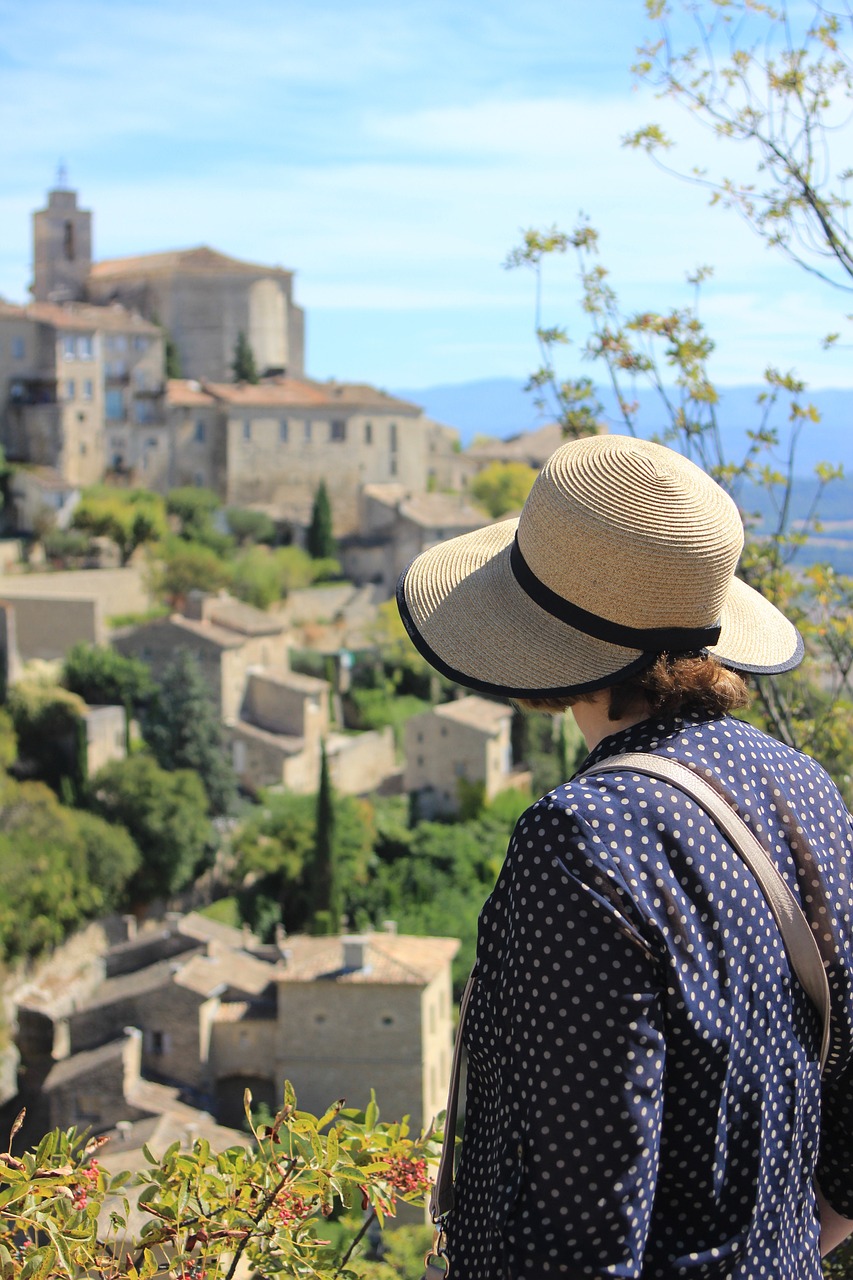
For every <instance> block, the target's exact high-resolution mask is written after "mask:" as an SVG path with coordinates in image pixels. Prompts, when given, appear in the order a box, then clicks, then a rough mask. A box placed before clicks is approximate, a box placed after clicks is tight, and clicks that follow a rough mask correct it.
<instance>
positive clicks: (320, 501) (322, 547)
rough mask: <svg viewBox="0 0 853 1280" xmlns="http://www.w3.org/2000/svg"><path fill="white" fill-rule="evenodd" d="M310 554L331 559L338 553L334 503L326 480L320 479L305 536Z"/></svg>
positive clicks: (316, 557) (320, 558)
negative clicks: (333, 514) (330, 499)
mask: <svg viewBox="0 0 853 1280" xmlns="http://www.w3.org/2000/svg"><path fill="white" fill-rule="evenodd" d="M305 545H306V547H307V548H308V554H309V555H310V556H312V557H313V559H315V560H330V559H334V558H335V556H336V555H337V545H336V543H335V538H334V535H333V533H332V505H331V503H330V502H329V491H328V489H327V488H326V485H325V482H324V481H323V480H321V481H320V483H319V485H318V486H317V488H316V490H315V493H314V502H313V504H312V506H311V522H310V524H309V525H308V533H307V535H306V538H305Z"/></svg>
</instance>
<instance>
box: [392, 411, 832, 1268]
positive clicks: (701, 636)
mask: <svg viewBox="0 0 853 1280" xmlns="http://www.w3.org/2000/svg"><path fill="white" fill-rule="evenodd" d="M742 542H743V531H742V526H741V521H740V518H739V515H738V512H737V509H736V507H735V506H734V504H733V503H732V501H731V499H730V498H729V497H728V496H727V495H726V494H725V493H724V492H723V490H722V489H720V488H719V487H718V486H717V485H716V484H715V483H714V482H713V481H711V480H710V479H709V478H708V477H707V476H706V475H705V474H704V473H703V472H702V471H701V470H700V469H699V468H698V467H696V466H694V465H693V464H692V463H691V462H689V461H687V460H686V459H684V458H682V457H681V456H680V455H678V454H676V453H673V452H672V451H671V450H668V449H665V448H663V447H661V446H659V445H655V444H650V443H646V442H643V441H639V440H634V439H628V438H622V437H617V436H598V437H594V438H591V439H585V440H582V441H576V442H573V443H571V444H567V445H565V446H563V447H562V448H561V449H558V450H557V452H556V453H555V454H554V455H553V456H552V458H551V459H549V461H548V463H547V464H546V465H545V467H544V469H543V471H542V473H541V475H540V476H539V477H538V478H537V481H536V483H535V485H534V487H533V489H532V491H531V493H530V496H529V498H528V500H527V502H526V503H525V506H524V510H523V511H522V514H521V517H520V519H519V520H518V521H517V522H516V521H505V522H502V523H500V524H496V525H492V526H490V527H488V528H486V529H483V530H481V531H479V532H476V533H473V534H467V535H464V536H463V537H460V538H456V539H454V540H452V541H451V542H448V543H445V544H443V545H441V546H438V547H434V548H432V549H431V550H429V551H427V552H425V553H423V554H422V555H421V556H419V557H418V558H417V559H416V560H415V561H414V563H413V564H412V565H411V566H410V568H409V569H408V570H407V571H406V573H405V574H404V575H403V578H402V579H401V582H400V586H399V589H398V601H399V604H400V609H401V613H402V616H403V619H404V622H405V623H406V626H407V629H408V631H409V633H410V635H411V637H412V639H413V640H414V642H415V644H416V645H417V647H418V648H419V650H420V651H421V653H423V654H424V655H425V656H426V657H427V658H428V659H429V660H430V661H431V662H432V663H433V665H434V666H435V667H436V668H437V669H438V670H439V671H441V672H442V673H444V674H445V675H448V676H450V677H451V678H452V679H454V680H456V681H458V682H459V683H460V684H464V685H467V686H469V687H470V688H473V689H476V690H479V691H481V692H485V693H491V694H500V695H503V696H506V697H510V698H513V699H516V700H518V701H520V702H522V704H523V705H526V706H528V707H533V708H538V709H544V710H549V711H562V710H563V709H564V708H565V707H571V709H572V712H573V714H574V716H575V719H576V720H577V723H578V725H579V727H580V729H581V732H582V733H583V735H584V737H585V739H586V742H587V746H588V748H589V750H590V756H589V758H588V759H587V761H586V763H585V765H584V768H583V771H582V774H581V775H578V776H576V778H575V779H574V780H573V781H571V782H569V783H567V784H566V785H565V786H561V787H558V788H557V789H556V790H555V791H553V792H551V793H550V794H549V795H547V796H545V797H543V798H542V799H541V800H540V801H539V802H538V803H537V804H535V805H533V806H532V808H530V809H529V810H528V811H527V812H526V813H525V814H524V815H523V816H522V817H521V818H520V820H519V822H518V825H517V827H516V830H515V833H514V835H513V838H512V841H511V843H510V846H509V851H508V853H507V858H506V862H505V864H504V867H503V870H502V872H501V875H500V877H499V879H498V882H497V885H496V887H495V890H494V892H493V893H492V894H491V896H490V898H489V899H488V901H487V903H486V905H485V907H484V908H483V911H482V914H481V917H480V929H479V939H478V949H477V964H478V977H477V982H476V984H475V987H474V994H473V996H472V1001H471V1006H470V1009H469V1013H468V1017H467V1019H466V1024H465V1030H464V1038H465V1045H466V1049H467V1052H468V1083H467V1108H466V1125H465V1135H464V1139H463V1147H462V1156H461V1161H460V1168H459V1175H458V1179H457V1184H456V1206H455V1209H454V1211H453V1213H452V1215H451V1218H450V1222H449V1228H448V1256H449V1259H450V1266H451V1274H452V1276H453V1280H495V1278H496V1277H502V1278H504V1280H517V1278H518V1277H522V1276H524V1277H539V1276H550V1275H555V1276H556V1275H559V1276H567V1277H577V1278H578V1280H580V1277H583V1278H584V1280H589V1278H590V1277H605V1276H608V1277H610V1276H614V1277H615V1276H620V1277H635V1278H640V1277H642V1280H651V1278H652V1277H655V1280H672V1278H673V1277H682V1276H683V1277H689V1278H690V1280H697V1278H698V1277H702V1278H703V1280H705V1278H710V1277H715V1278H720V1280H722V1278H723V1277H730V1278H732V1280H735V1278H736V1280H762V1278H765V1277H766V1278H767V1280H817V1278H818V1277H819V1276H820V1274H821V1270H820V1246H821V1238H820V1237H821V1225H822V1226H823V1231H824V1239H823V1245H824V1249H826V1248H828V1247H831V1245H833V1244H834V1243H837V1241H838V1240H839V1239H841V1238H843V1237H844V1235H846V1234H847V1232H848V1230H850V1229H851V1228H853V1221H848V1219H853V1141H851V1138H853V1091H851V1079H853V1056H851V1055H852V1054H853V1050H852V1049H851V1045H853V983H851V978H853V924H852V923H851V918H850V911H849V904H850V900H851V897H850V868H851V854H853V841H851V831H850V822H849V817H848V814H847V812H846V810H845V807H844V804H843V802H842V800H841V797H840V796H839V794H838V792H837V790H836V789H835V787H834V786H833V784H832V782H831V781H830V780H829V778H828V777H827V775H826V774H825V773H824V771H823V770H822V769H821V768H820V766H819V765H817V764H816V763H815V762H814V761H812V760H810V759H809V758H808V757H806V756H803V755H801V754H799V753H797V752H795V751H793V750H791V749H790V748H788V747H785V746H782V745H781V744H779V743H778V742H776V741H775V740H773V739H772V738H769V737H768V736H767V735H766V734H763V733H761V732H760V731H759V730H757V729H755V728H753V727H752V726H751V725H749V724H748V723H746V722H744V721H741V720H739V719H736V718H732V717H731V716H730V714H729V713H730V712H731V711H733V710H735V709H737V708H738V707H742V706H743V705H745V703H746V701H747V694H746V687H745V684H744V680H743V678H742V675H741V674H740V673H749V672H755V673H772V672H781V671H787V670H789V669H790V668H792V667H794V666H796V665H797V663H798V662H799V661H800V660H801V658H802V653H803V646H802V641H801V639H800V637H799V635H798V633H797V631H796V629H795V628H794V627H793V626H792V625H791V624H790V623H789V622H788V621H787V620H786V619H785V618H784V617H782V615H781V614H780V613H779V612H778V611H777V610H776V609H775V608H774V607H773V606H772V605H771V604H769V603H768V602H767V601H766V600H764V599H763V597H761V596H760V595H758V594H757V593H756V592H755V591H753V590H751V589H750V588H749V587H747V586H746V585H745V584H744V583H742V582H740V581H739V580H738V579H737V578H735V577H734V571H735V567H736V564H737V560H738V557H739V555H740V551H741V547H742ZM626 751H630V752H636V751H642V752H652V753H657V754H659V755H662V756H663V755H665V756H670V757H673V758H675V759H676V760H679V761H683V762H684V763H686V764H687V765H689V766H692V767H693V768H694V769H696V770H697V771H699V772H701V773H703V774H704V775H705V776H706V777H707V778H708V779H709V780H710V781H711V782H712V783H714V785H715V786H716V787H717V788H718V789H719V790H722V791H724V792H725V793H727V795H728V796H729V797H730V799H731V800H732V801H733V802H734V803H735V804H736V806H737V808H738V810H739V812H740V813H741V814H742V816H744V817H745V819H746V821H747V823H748V824H749V825H750V826H751V827H752V829H753V831H754V832H755V833H756V835H757V836H758V837H759V839H760V841H761V843H762V844H763V845H764V846H765V847H766V848H767V849H768V850H769V851H770V853H771V856H772V858H773V860H774V862H775V863H776V865H777V866H778V868H779V870H780V871H781V872H782V874H783V875H784V877H785V879H786V880H787V882H788V883H789V885H790V886H791V888H792V889H794V891H795V892H796V893H797V895H798V896H799V898H800V900H801V901H802V905H803V908H804V910H805V911H806V914H807V915H808V917H809V919H810V921H811V923H812V926H813V929H814V931H815V936H816V938H817V941H818V944H819V947H820V949H821V955H822V957H823V959H824V963H825V964H826V966H827V970H828V976H829V979H830V987H831V995H832V1046H831V1054H830V1059H829V1063H828V1065H827V1069H826V1073H825V1076H824V1081H823V1103H822V1108H821V1081H820V1073H819V1065H818V1056H819V1054H818V1045H819V1040H820V1026H819V1019H818V1017H817V1015H816V1013H815V1010H814V1008H813V1007H812V1005H811V1003H810V1001H809V999H808V997H807V996H806V994H805V992H804V991H803V990H802V988H801V986H800V984H799V982H798V981H797V979H796V978H795V977H794V976H793V974H792V971H791V967H790V965H789V963H788V958H787V955H786V952H785V947H784V944H783V942H782V938H781V935H780V933H779V930H778V928H777V926H776V925H775V923H774V921H773V917H772V916H771V914H770V910H769V908H768V906H767V903H766V901H765V899H764V898H763V896H762V894H761V892H760V890H759V888H758V886H757V884H756V882H755V880H754V879H753V877H752V875H751V873H750V872H749V871H748V870H747V868H746V866H745V865H744V863H743V862H742V861H741V859H740V858H739V857H738V855H737V854H736V853H735V852H734V851H733V849H732V848H731V846H730V845H729V844H728V843H727V841H726V839H725V838H724V836H723V835H722V834H721V833H720V832H719V831H718V830H716V828H715V827H714V825H713V823H712V822H711V821H710V819H709V818H708V817H707V815H706V814H705V812H704V811H703V810H702V809H701V808H700V807H699V806H698V805H697V803H696V802H695V801H693V800H691V799H689V798H687V797H685V796H679V795H677V794H675V793H674V792H673V791H672V789H671V788H666V787H662V786H661V785H660V784H658V783H655V782H653V781H652V780H650V779H649V778H645V779H643V778H641V777H639V776H635V777H633V778H628V777H625V776H624V775H618V776H617V775H614V774H612V773H607V772H601V773H600V774H597V773H596V766H597V765H601V766H603V765H604V763H605V762H606V761H607V759H608V757H612V756H614V755H616V754H619V753H622V752H626ZM821 1110H822V1114H821ZM816 1185H819V1186H820V1188H821V1192H820V1193H819V1192H817V1191H816V1189H815V1188H816ZM821 1193H822V1194H821ZM824 1197H825V1199H824ZM819 1204H820V1206H821V1207H820V1209H819V1208H818V1205H819Z"/></svg>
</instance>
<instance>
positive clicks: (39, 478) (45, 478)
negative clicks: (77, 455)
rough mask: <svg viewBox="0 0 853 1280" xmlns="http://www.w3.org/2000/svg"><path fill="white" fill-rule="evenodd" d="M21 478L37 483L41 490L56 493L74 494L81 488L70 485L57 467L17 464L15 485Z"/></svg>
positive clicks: (14, 477)
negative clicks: (17, 478)
mask: <svg viewBox="0 0 853 1280" xmlns="http://www.w3.org/2000/svg"><path fill="white" fill-rule="evenodd" d="M19 476H21V477H24V478H25V479H27V480H33V481H35V483H36V484H37V485H38V486H39V487H40V488H41V489H50V490H53V491H55V492H56V493H72V492H73V491H74V490H75V489H79V487H80V486H79V485H76V484H71V483H69V481H68V480H66V479H65V478H64V477H63V475H62V473H61V472H59V471H57V470H56V468H55V467H43V466H40V465H38V464H36V465H32V464H27V463H24V464H21V463H16V464H15V470H14V472H13V473H12V482H13V483H14V481H15V479H16V477H19Z"/></svg>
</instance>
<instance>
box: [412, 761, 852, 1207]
mask: <svg viewBox="0 0 853 1280" xmlns="http://www.w3.org/2000/svg"><path fill="white" fill-rule="evenodd" d="M600 773H642V774H644V775H646V776H647V777H649V778H652V779H657V780H658V781H660V782H663V781H666V782H668V783H670V784H671V785H672V786H674V787H676V788H677V789H678V790H679V791H683V792H684V794H685V795H688V796H690V797H691V799H693V800H695V801H696V803H697V804H698V805H699V807H700V808H701V809H704V810H705V812H706V813H707V814H708V816H709V817H710V818H711V819H712V820H713V822H714V824H715V826H717V827H719V829H720V831H722V833H723V835H724V836H725V837H726V839H727V840H728V842H729V844H730V845H731V846H732V848H733V849H734V850H735V851H736V852H737V853H738V854H740V856H741V858H742V859H743V861H744V862H745V863H746V865H747V867H748V868H749V870H750V871H751V872H752V874H753V875H754V876H755V879H756V881H757V882H758V886H759V888H760V889H761V892H762V893H763V894H764V897H765V898H766V899H767V903H768V906H769V907H770V910H771V911H772V913H773V918H774V920H775V921H776V923H777V925H778V926H779V932H780V933H781V934H782V941H783V942H784V944H785V950H786V951H787V953H788V959H789V961H790V964H791V968H792V969H793V970H794V973H795V974H796V975H797V978H798V979H799V982H800V984H801V985H802V987H803V989H804V991H805V992H806V994H807V995H808V996H809V997H810V999H811V1001H812V1003H813V1004H814V1006H815V1008H816V1009H817V1011H818V1014H819V1015H820V1019H821V1025H822V1034H821V1045H820V1069H821V1071H823V1069H824V1067H825V1065H826V1059H827V1054H828V1053H829V1031H830V1000H829V983H828V981H827V977H826V970H825V969H824V966H823V961H822V960H821V958H820V951H819V950H818V946H817V942H816V941H815V937H814V934H813V933H812V929H811V926H810V924H809V922H808V920H807V919H806V917H805V915H804V914H803V910H802V907H801V906H800V904H799V903H798V902H797V899H796V898H795V897H794V894H793V893H792V891H791V890H790V889H789V888H788V885H787V883H786V882H785V880H784V879H783V878H782V875H781V873H780V872H779V871H778V870H777V868H776V865H775V863H774V862H773V861H772V859H771V857H770V855H769V854H768V852H767V850H766V849H765V848H764V847H763V846H762V845H761V844H760V843H759V842H758V840H757V839H756V837H755V835H754V834H753V833H752V831H751V830H750V829H749V827H748V826H747V825H746V823H745V822H744V820H743V818H742V817H741V816H740V814H739V813H737V811H736V810H735V808H734V806H733V801H731V800H729V799H728V797H726V796H723V795H721V794H720V793H719V792H718V791H716V790H715V788H714V787H713V786H711V784H710V783H709V782H706V780H705V779H704V778H703V777H701V776H700V775H699V774H698V773H696V772H695V771H694V770H693V769H691V768H690V767H689V766H688V765H686V764H682V763H681V762H680V761H678V760H673V759H672V758H671V757H670V756H658V755H652V754H650V753H647V752H639V751H637V752H628V753H626V754H624V755H620V756H611V757H610V758H609V759H607V760H603V761H602V762H601V764H598V765H593V766H592V767H591V768H590V769H588V770H586V771H585V773H584V774H580V775H578V776H579V777H584V776H594V775H597V774H600ZM476 976H477V966H476V965H475V966H474V968H473V969H472V970H471V973H470V975H469V978H468V982H467V983H466V985H465V991H464V993H463V995H462V1002H461V1004H460V1006H459V1026H458V1027H457V1030H456V1043H455V1045H454V1047H453V1064H452V1066H451V1069H450V1087H449V1090H448V1096H447V1115H446V1118H445V1122H444V1140H443V1143H442V1148H441V1159H440V1161H439V1165H438V1172H437V1174H436V1178H435V1183H434V1184H433V1188H432V1194H431V1196H430V1203H429V1211H430V1214H431V1216H432V1220H433V1222H435V1223H437V1224H438V1223H442V1222H443V1219H444V1217H445V1215H446V1214H448V1213H449V1212H450V1211H451V1209H452V1208H453V1155H454V1147H455V1143H456V1116H457V1111H458V1108H459V1080H460V1074H461V1069H462V1029H463V1027H464V1025H465V1015H466V1014H467V1012H468V1004H469V1001H470V999H471V992H472V990H473V987H474V982H475V981H476Z"/></svg>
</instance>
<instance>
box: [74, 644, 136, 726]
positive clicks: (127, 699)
mask: <svg viewBox="0 0 853 1280" xmlns="http://www.w3.org/2000/svg"><path fill="white" fill-rule="evenodd" d="M62 683H63V685H64V686H65V688H66V689H69V690H70V691H71V692H72V693H76V694H77V695H78V696H79V697H81V698H82V699H83V701H84V702H86V703H88V704H89V705H91V706H123V707H125V708H126V709H130V710H131V711H138V710H139V708H140V707H142V706H143V705H144V704H145V703H146V702H147V700H148V698H149V697H150V696H151V694H152V693H153V692H154V682H153V680H152V678H151V672H150V670H149V669H148V667H147V666H146V665H145V663H144V662H142V661H140V659H139V658H126V657H125V656H124V654H121V653H119V652H118V651H117V650H116V649H111V648H110V647H109V646H107V645H95V644H86V643H85V642H84V641H82V640H81V641H79V642H78V643H77V644H75V645H72V647H71V648H70V649H69V651H68V653H67V654H66V657H65V662H64V663H63V666H62Z"/></svg>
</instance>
